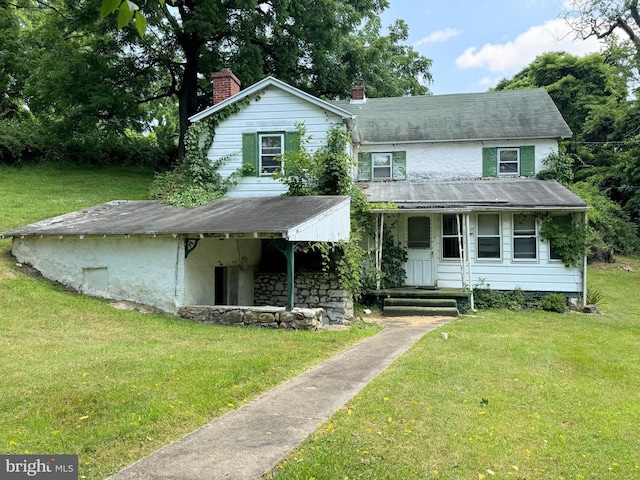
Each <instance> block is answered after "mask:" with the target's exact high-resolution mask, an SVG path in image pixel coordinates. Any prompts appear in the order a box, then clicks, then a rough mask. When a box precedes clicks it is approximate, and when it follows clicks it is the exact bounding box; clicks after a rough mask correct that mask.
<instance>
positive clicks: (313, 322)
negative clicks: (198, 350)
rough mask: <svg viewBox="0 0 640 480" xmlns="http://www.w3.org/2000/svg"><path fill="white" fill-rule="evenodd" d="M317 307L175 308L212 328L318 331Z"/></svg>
mask: <svg viewBox="0 0 640 480" xmlns="http://www.w3.org/2000/svg"><path fill="white" fill-rule="evenodd" d="M323 313H324V310H322V309H321V308H294V309H293V310H291V311H290V312H289V311H287V310H286V308H284V307H239V306H222V305H219V306H208V305H202V306H190V307H181V308H179V309H178V315H179V316H180V317H182V318H185V319H187V320H193V321H195V322H199V323H212V324H215V325H231V326H247V327H262V328H285V329H293V330H318V329H319V328H320V327H321V326H322V325H323Z"/></svg>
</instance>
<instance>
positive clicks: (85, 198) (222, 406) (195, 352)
mask: <svg viewBox="0 0 640 480" xmlns="http://www.w3.org/2000/svg"><path fill="white" fill-rule="evenodd" d="M152 178H153V174H152V172H149V171H145V170H136V169H123V168H109V169H95V168H89V167H86V168H85V167H64V166H63V167H54V166H50V165H41V166H30V167H25V168H19V169H13V168H3V167H0V231H3V230H6V229H9V228H12V227H16V226H19V225H23V224H27V223H31V222H34V221H37V220H41V219H44V218H48V217H51V216H54V215H59V214H62V213H66V212H69V211H73V210H77V209H81V208H84V207H88V206H92V205H96V204H99V203H103V202H105V201H109V200H113V199H143V198H145V197H146V193H147V188H148V185H149V183H150V182H151V180H152ZM10 246H11V243H10V240H2V241H0V453H1V454H23V453H32V454H47V453H50V454H62V453H65V454H78V455H79V460H80V467H79V470H80V472H79V473H80V478H87V479H102V478H105V477H107V476H108V475H110V474H112V473H115V472H116V471H118V470H119V469H121V468H123V467H124V466H126V465H128V464H130V463H132V462H134V461H136V460H138V459H139V458H142V457H144V456H146V455H148V454H150V453H151V452H153V451H155V450H157V449H159V448H161V447H162V446H163V445H166V444H168V443H170V442H172V441H174V440H177V439H179V438H181V437H182V436H184V435H185V434H187V433H189V432H191V431H192V430H194V429H196V428H198V427H200V426H202V425H203V424H205V423H207V422H208V421H210V420H212V419H213V418H215V417H217V416H219V415H222V414H224V413H225V412H227V411H229V410H231V409H234V408H238V407H240V406H241V405H242V404H244V403H245V402H247V401H249V400H251V399H252V398H255V397H256V396H257V395H259V394H260V393H262V392H265V391H267V390H269V389H271V388H272V387H274V386H276V385H278V384H280V383H282V382H283V381H285V380H287V379H289V378H291V377H293V376H295V375H296V374H298V373H301V372H302V371H304V370H305V369H307V368H309V367H311V366H312V365H314V364H317V363H318V362H320V361H322V360H323V359H326V358H328V357H329V356H331V355H333V354H335V353H337V352H339V351H341V350H343V349H345V348H347V347H348V346H350V345H352V344H353V343H355V342H357V341H359V340H361V339H362V338H364V337H366V336H369V335H372V334H373V333H375V332H376V331H377V328H375V327H366V326H364V327H360V328H352V329H350V330H346V331H341V332H285V331H271V330H261V329H248V328H246V329H242V328H225V327H217V326H207V325H199V324H195V323H191V322H187V321H183V320H180V319H177V318H174V317H171V316H166V315H145V314H142V313H138V312H134V311H121V310H115V309H113V308H112V307H110V306H109V305H108V302H107V301H104V300H99V299H92V298H88V297H83V296H80V295H77V294H74V293H71V292H68V291H65V289H64V288H62V287H61V286H60V285H57V284H53V283H51V282H47V281H44V280H38V279H35V278H32V277H30V276H28V275H26V274H25V272H24V271H23V269H21V268H19V267H18V266H16V265H15V262H14V261H13V259H12V258H11V257H10V255H9V251H10Z"/></svg>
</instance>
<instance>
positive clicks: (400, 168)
mask: <svg viewBox="0 0 640 480" xmlns="http://www.w3.org/2000/svg"><path fill="white" fill-rule="evenodd" d="M392 177H393V179H394V180H405V179H406V178H407V152H393V175H392Z"/></svg>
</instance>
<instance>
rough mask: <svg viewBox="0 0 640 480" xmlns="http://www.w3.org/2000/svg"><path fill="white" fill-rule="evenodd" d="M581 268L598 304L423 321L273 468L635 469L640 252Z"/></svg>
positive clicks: (365, 471)
mask: <svg viewBox="0 0 640 480" xmlns="http://www.w3.org/2000/svg"><path fill="white" fill-rule="evenodd" d="M621 264H622V265H627V266H630V267H631V268H632V269H633V271H626V270H624V269H622V268H620V267H621ZM589 278H590V280H589V282H590V284H591V285H593V286H594V287H595V288H597V289H598V290H599V291H601V292H602V293H603V294H604V297H605V298H604V301H605V302H606V303H605V304H603V305H601V307H600V308H601V310H602V312H603V315H584V314H575V313H573V314H553V313H546V312H540V311H538V312H531V313H510V312H506V311H481V312H478V313H477V314H475V315H474V316H465V317H461V318H460V319H458V320H455V321H453V322H452V323H450V324H448V325H446V326H444V327H441V328H440V329H439V330H437V331H434V332H432V333H429V334H428V335H426V336H425V337H424V338H423V339H422V340H421V341H420V342H419V343H418V344H416V345H415V346H414V348H412V349H411V350H410V351H409V352H408V353H407V354H406V355H404V356H403V357H402V358H401V359H400V360H399V361H397V362H395V363H394V364H393V365H392V366H391V368H389V369H388V370H387V371H386V372H384V373H383V374H382V375H381V376H380V377H378V378H377V379H376V380H374V381H373V382H372V383H371V384H369V385H368V386H367V387H366V388H365V390H363V392H361V394H359V395H358V396H357V397H356V398H355V399H354V400H353V401H352V402H350V403H349V405H348V406H346V407H345V408H344V409H342V410H340V411H338V412H337V413H336V414H335V415H334V416H333V418H332V419H331V420H330V421H329V422H328V423H326V424H325V425H323V426H322V427H321V428H320V429H319V430H318V431H317V432H316V433H315V434H314V435H312V436H311V438H310V439H308V441H307V442H305V443H304V444H303V445H302V446H301V447H300V448H299V449H298V450H297V451H296V452H295V453H293V454H292V455H291V456H290V457H289V458H288V459H287V461H286V462H284V463H283V464H282V465H281V466H280V467H279V468H278V469H276V472H274V476H275V478H277V479H278V480H284V479H296V480H298V479H311V478H315V479H317V480H320V479H358V478H367V479H399V478H402V479H425V478H432V479H472V480H476V479H480V480H481V479H483V478H485V479H487V480H488V479H491V478H496V479H509V478H513V479H567V480H568V479H574V480H580V479H584V480H595V479H597V480H602V479H612V480H613V479H616V480H617V479H625V480H629V479H638V478H640V299H639V298H638V297H639V296H638V289H639V288H640V260H638V259H620V260H619V263H617V264H614V265H607V266H605V267H602V266H599V267H598V266H596V267H594V268H591V269H590V271H589ZM441 332H447V333H448V340H444V339H443V338H442V337H441V335H440V333H441ZM483 399H486V400H487V401H488V403H487V404H486V405H484V404H483V402H482V401H483Z"/></svg>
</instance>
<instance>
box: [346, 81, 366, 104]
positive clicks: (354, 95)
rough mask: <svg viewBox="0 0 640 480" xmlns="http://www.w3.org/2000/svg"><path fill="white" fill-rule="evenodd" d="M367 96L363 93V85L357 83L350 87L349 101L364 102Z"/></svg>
mask: <svg viewBox="0 0 640 480" xmlns="http://www.w3.org/2000/svg"><path fill="white" fill-rule="evenodd" d="M366 101H367V97H366V95H365V94H364V85H359V86H357V87H353V88H352V89H351V100H350V101H349V103H365V102H366Z"/></svg>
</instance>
